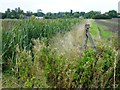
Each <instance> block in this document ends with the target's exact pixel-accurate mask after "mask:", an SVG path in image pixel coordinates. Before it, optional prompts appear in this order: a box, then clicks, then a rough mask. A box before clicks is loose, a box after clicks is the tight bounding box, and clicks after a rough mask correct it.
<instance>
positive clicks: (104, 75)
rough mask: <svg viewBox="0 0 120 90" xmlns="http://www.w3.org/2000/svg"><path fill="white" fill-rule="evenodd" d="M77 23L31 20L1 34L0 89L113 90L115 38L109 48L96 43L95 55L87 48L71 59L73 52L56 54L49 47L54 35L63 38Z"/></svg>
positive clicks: (72, 20)
mask: <svg viewBox="0 0 120 90" xmlns="http://www.w3.org/2000/svg"><path fill="white" fill-rule="evenodd" d="M79 22H80V20H78V19H65V20H64V19H58V20H40V21H39V20H35V19H34V18H31V19H30V20H23V21H20V22H18V23H15V26H13V27H11V30H5V32H4V31H3V61H4V64H3V65H5V66H4V67H3V68H4V69H3V72H4V73H3V87H19V88H20V87H22V88H25V87H27V88H28V87H30V88H32V87H34V88H35V87H37V88H113V86H114V85H113V84H114V82H113V80H114V77H113V71H114V60H115V58H116V49H117V47H116V46H115V45H114V44H115V42H114V39H113V40H110V41H109V42H107V43H110V45H109V46H108V45H106V42H104V40H103V41H101V42H97V43H96V44H97V51H98V52H96V53H95V52H94V51H93V50H92V49H91V48H90V47H88V49H87V50H85V52H83V53H80V55H79V56H74V55H73V56H72V54H74V49H70V50H69V52H66V51H65V52H64V53H62V54H58V51H57V48H56V47H55V48H54V47H51V46H50V45H49V44H50V41H51V40H50V39H51V38H52V37H54V36H55V35H57V33H60V35H61V36H62V35H64V34H65V33H66V32H68V31H70V30H71V29H72V27H73V26H75V25H76V24H78V23H79ZM16 24H17V25H16ZM94 28H95V27H94V26H93V29H94ZM91 30H92V29H91ZM103 43H104V44H103ZM61 49H62V48H61ZM75 55H76V53H75ZM8 68H9V70H8ZM10 76H11V77H12V78H11V77H10ZM9 81H11V83H9Z"/></svg>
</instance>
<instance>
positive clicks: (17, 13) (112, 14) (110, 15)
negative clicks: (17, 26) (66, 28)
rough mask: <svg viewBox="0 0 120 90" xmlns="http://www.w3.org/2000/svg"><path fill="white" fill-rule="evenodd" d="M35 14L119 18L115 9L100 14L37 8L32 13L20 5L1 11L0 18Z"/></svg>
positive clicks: (51, 17) (96, 12)
mask: <svg viewBox="0 0 120 90" xmlns="http://www.w3.org/2000/svg"><path fill="white" fill-rule="evenodd" d="M32 15H34V16H36V17H44V18H45V19H56V18H79V17H84V18H93V19H111V18H119V16H118V13H117V11H115V10H110V11H108V12H105V13H104V14H101V12H98V11H90V12H87V13H85V12H78V11H77V12H73V10H70V12H58V13H51V12H48V13H46V14H45V13H43V12H42V10H41V9H38V10H37V12H35V13H33V12H31V11H27V12H24V11H23V10H21V9H20V7H18V8H15V10H10V9H9V8H8V9H7V10H6V11H5V13H2V19H5V18H9V19H21V18H29V17H30V16H32Z"/></svg>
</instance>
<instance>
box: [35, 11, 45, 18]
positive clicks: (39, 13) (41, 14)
mask: <svg viewBox="0 0 120 90" xmlns="http://www.w3.org/2000/svg"><path fill="white" fill-rule="evenodd" d="M44 15H45V14H44V13H43V12H42V10H41V9H38V10H37V16H38V17H43V16H44Z"/></svg>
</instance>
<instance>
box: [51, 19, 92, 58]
mask: <svg viewBox="0 0 120 90" xmlns="http://www.w3.org/2000/svg"><path fill="white" fill-rule="evenodd" d="M91 21H92V20H83V21H82V22H81V23H80V25H78V26H76V27H73V30H71V31H70V32H68V33H66V34H65V35H64V36H62V35H60V34H57V35H56V36H55V37H54V38H52V39H51V41H50V42H51V47H52V48H55V49H56V51H57V53H58V54H64V53H66V56H67V57H69V58H71V57H75V56H76V55H78V56H79V55H80V49H81V47H82V42H83V35H84V25H85V24H86V23H89V24H91Z"/></svg>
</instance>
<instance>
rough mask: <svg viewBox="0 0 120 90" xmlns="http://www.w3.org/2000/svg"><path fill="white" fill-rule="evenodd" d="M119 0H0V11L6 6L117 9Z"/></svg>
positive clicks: (51, 9) (53, 9) (44, 8)
mask: <svg viewBox="0 0 120 90" xmlns="http://www.w3.org/2000/svg"><path fill="white" fill-rule="evenodd" d="M119 1H120V0H0V12H4V11H5V10H7V8H10V9H14V8H17V7H20V8H21V9H22V10H24V11H25V12H26V11H32V12H37V9H42V11H43V12H44V13H46V12H59V11H61V12H65V11H70V10H71V9H72V10H73V11H74V12H75V11H85V12H88V11H91V10H94V11H101V12H102V13H104V12H106V11H109V10H117V11H118V2H119Z"/></svg>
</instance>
